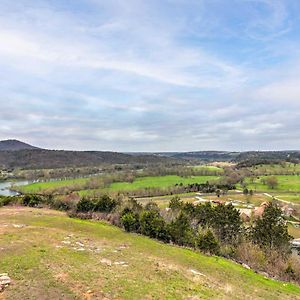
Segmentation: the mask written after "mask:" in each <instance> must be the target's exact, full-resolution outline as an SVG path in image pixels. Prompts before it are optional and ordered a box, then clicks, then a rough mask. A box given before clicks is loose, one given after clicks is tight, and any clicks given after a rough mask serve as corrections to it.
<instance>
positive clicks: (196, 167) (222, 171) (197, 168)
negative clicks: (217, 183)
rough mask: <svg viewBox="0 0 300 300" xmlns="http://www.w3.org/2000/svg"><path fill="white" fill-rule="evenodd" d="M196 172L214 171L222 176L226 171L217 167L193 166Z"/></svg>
mask: <svg viewBox="0 0 300 300" xmlns="http://www.w3.org/2000/svg"><path fill="white" fill-rule="evenodd" d="M193 168H194V169H195V170H201V171H214V172H218V173H220V174H222V173H224V169H222V168H220V167H217V166H205V165H197V166H193Z"/></svg>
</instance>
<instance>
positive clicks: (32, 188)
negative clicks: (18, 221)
mask: <svg viewBox="0 0 300 300" xmlns="http://www.w3.org/2000/svg"><path fill="white" fill-rule="evenodd" d="M88 180H90V178H76V179H64V180H53V181H45V182H35V183H31V184H28V185H23V186H19V187H18V189H19V190H20V191H21V192H23V193H40V192H43V191H45V190H47V189H57V188H62V187H67V186H74V185H76V184H84V183H86V182H87V181H88Z"/></svg>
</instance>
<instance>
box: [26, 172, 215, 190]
mask: <svg viewBox="0 0 300 300" xmlns="http://www.w3.org/2000/svg"><path fill="white" fill-rule="evenodd" d="M218 178H219V177H218V176H191V177H180V176H176V175H169V176H147V177H139V178H136V179H135V180H134V181H133V182H132V183H129V182H115V183H112V184H111V185H110V186H109V187H107V188H103V189H101V191H102V192H104V193H110V192H117V191H134V190H138V189H142V188H161V189H163V188H168V187H171V186H174V185H175V184H180V183H182V184H183V185H186V184H190V183H205V182H206V181H213V180H216V179H218ZM88 180H89V178H78V179H72V180H61V181H49V182H39V183H32V184H29V185H25V186H22V187H20V190H21V191H22V192H23V193H39V192H42V191H44V190H47V189H54V188H60V187H67V186H70V185H76V184H82V183H86V182H87V181H88ZM95 191H99V190H97V189H93V190H82V191H80V194H81V195H87V194H91V193H94V192H95Z"/></svg>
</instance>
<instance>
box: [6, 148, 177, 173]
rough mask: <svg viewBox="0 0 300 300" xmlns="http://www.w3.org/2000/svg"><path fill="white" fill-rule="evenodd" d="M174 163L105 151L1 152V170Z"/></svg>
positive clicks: (161, 158) (164, 159) (155, 158)
mask: <svg viewBox="0 0 300 300" xmlns="http://www.w3.org/2000/svg"><path fill="white" fill-rule="evenodd" d="M161 162H164V163H166V162H174V159H172V158H167V157H159V156H155V155H137V156H133V155H129V154H124V153H118V152H104V151H63V150H43V149H35V150H19V151H1V153H0V168H1V166H2V168H24V169H47V168H49V169H50V168H64V167H81V166H96V165H100V164H148V163H161Z"/></svg>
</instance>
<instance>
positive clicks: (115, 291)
mask: <svg viewBox="0 0 300 300" xmlns="http://www.w3.org/2000/svg"><path fill="white" fill-rule="evenodd" d="M0 215H1V219H0V220H1V221H0V249H1V250H0V251H1V260H0V271H1V272H7V273H8V274H9V275H10V277H11V278H12V281H13V283H12V285H11V286H9V287H8V288H7V289H5V291H4V293H3V294H2V298H3V299H7V300H11V299H13V300H19V299H33V298H34V299H58V298H60V299H148V298H151V299H188V298H191V299H211V298H214V299H242V298H244V299H245V298H250V297H251V299H300V288H299V287H298V286H295V285H293V284H290V283H283V282H278V281H274V280H271V279H266V278H264V277H263V276H262V275H258V274H256V273H254V272H253V271H251V270H247V269H245V268H243V267H242V266H240V265H238V264H236V263H233V262H231V261H228V260H226V259H224V258H220V257H214V256H212V257H209V256H205V255H203V254H199V253H196V252H194V251H191V250H187V249H183V248H180V247H176V246H171V245H165V244H161V243H159V242H157V241H154V240H151V239H149V238H147V237H142V236H139V235H134V234H128V233H125V232H123V231H122V230H120V229H118V228H116V227H114V226H111V225H107V224H105V223H102V222H91V221H81V220H76V219H70V218H68V217H66V216H65V215H64V214H63V213H60V212H56V211H51V210H46V209H33V208H1V209H0ZM116 281H117V284H116ZM254 291H255V293H254Z"/></svg>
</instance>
